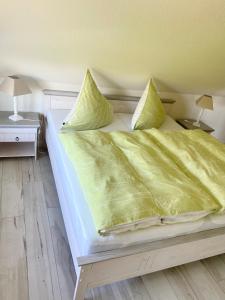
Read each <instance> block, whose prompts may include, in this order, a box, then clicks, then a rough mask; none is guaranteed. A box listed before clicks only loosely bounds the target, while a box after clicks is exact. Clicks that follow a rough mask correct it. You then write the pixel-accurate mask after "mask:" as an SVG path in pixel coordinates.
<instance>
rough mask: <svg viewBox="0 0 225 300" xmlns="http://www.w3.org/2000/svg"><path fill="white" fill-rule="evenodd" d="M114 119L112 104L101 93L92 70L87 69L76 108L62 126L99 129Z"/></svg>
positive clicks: (77, 128)
mask: <svg viewBox="0 0 225 300" xmlns="http://www.w3.org/2000/svg"><path fill="white" fill-rule="evenodd" d="M112 119H113V110H112V106H111V104H110V103H109V102H108V100H107V99H106V98H105V97H104V96H103V95H102V94H101V93H100V91H99V90H98V88H97V86H96V84H95V82H94V80H93V78H92V76H91V73H90V71H89V70H87V73H86V76H85V78H84V81H83V84H82V87H81V90H80V93H79V96H78V98H77V101H76V103H75V105H74V108H73V109H72V110H71V111H70V113H69V114H68V116H67V117H66V119H65V120H64V122H63V126H62V128H63V129H64V128H72V129H75V130H90V129H97V128H100V127H103V126H106V125H108V124H110V123H111V122H112Z"/></svg>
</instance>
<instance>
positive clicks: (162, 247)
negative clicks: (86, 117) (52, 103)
mask: <svg viewBox="0 0 225 300" xmlns="http://www.w3.org/2000/svg"><path fill="white" fill-rule="evenodd" d="M67 114H68V110H64V109H58V110H50V111H49V112H48V113H47V128H46V141H47V146H48V151H49V156H50V159H51V164H52V169H53V173H54V178H55V182H56V187H57V191H58V195H59V200H60V205H61V209H62V214H63V218H64V222H65V227H66V231H67V235H68V240H69V244H70V248H71V253H72V256H73V261H74V265H75V268H76V273H77V278H78V279H77V284H76V289H75V293H74V299H76V300H80V299H84V293H85V290H86V289H87V288H90V287H95V286H99V285H103V284H106V283H110V282H113V281H117V280H121V279H125V278H129V277H135V276H138V275H142V274H146V273H150V272H154V271H157V270H161V269H164V268H168V267H172V266H175V265H179V264H182V263H186V262H190V261H194V260H198V259H201V258H204V257H208V256H212V255H216V254H219V253H223V252H224V251H225V242H224V237H225V230H224V227H225V215H224V214H221V215H210V216H208V217H205V218H203V219H200V220H198V221H195V222H186V223H181V224H171V225H163V226H152V227H149V228H145V229H140V230H136V231H132V232H125V233H120V234H114V235H113V234H112V235H109V236H100V235H98V233H97V232H96V230H95V227H94V224H93V221H92V217H91V213H90V210H89V207H88V205H87V202H86V201H85V197H84V193H83V191H82V188H81V187H80V184H79V181H78V179H77V175H76V172H75V170H74V168H73V166H72V163H71V162H70V160H69V158H68V157H67V155H66V153H65V151H64V148H63V146H62V144H61V143H60V140H59V137H58V132H59V130H60V127H61V124H62V121H63V119H64V118H65V116H66V115H67ZM131 118H132V115H131V114H129V113H116V114H115V115H114V121H113V123H112V124H111V125H109V126H107V127H105V128H102V129H101V130H103V131H114V130H122V131H129V130H130V125H129V124H130V121H131ZM160 129H161V130H176V131H177V130H181V129H182V128H181V127H180V126H179V125H178V124H177V123H176V122H175V121H174V120H173V119H172V118H170V117H169V116H167V117H166V120H165V122H164V124H163V125H162V127H161V128H160Z"/></svg>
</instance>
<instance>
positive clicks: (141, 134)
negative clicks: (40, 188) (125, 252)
mask: <svg viewBox="0 0 225 300" xmlns="http://www.w3.org/2000/svg"><path fill="white" fill-rule="evenodd" d="M59 135H60V140H61V142H62V144H63V146H64V149H65V151H66V153H67V155H68V156H69V158H70V160H71V161H72V163H73V166H74V168H75V171H76V173H77V175H78V178H79V181H80V184H81V186H82V189H83V191H84V194H85V198H86V201H87V202H88V205H89V208H90V211H91V214H92V217H93V220H94V223H95V226H96V230H97V231H98V232H99V233H100V234H103V235H104V234H110V233H117V232H121V231H126V230H133V229H136V228H140V227H147V226H151V225H157V224H166V223H174V222H185V221H193V220H196V219H199V218H201V217H204V216H206V215H207V214H210V213H215V212H222V211H223V210H224V207H225V145H223V144H221V143H220V142H219V141H217V140H216V139H215V138H213V137H212V136H210V135H208V134H207V133H205V132H203V131H201V130H194V131H188V130H184V131H179V132H169V131H168V132H161V131H159V130H157V129H151V130H141V131H139V130H138V131H134V132H131V133H128V132H111V133H107V132H101V131H85V132H61V133H60V134H59Z"/></svg>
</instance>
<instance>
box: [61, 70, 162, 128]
mask: <svg viewBox="0 0 225 300" xmlns="http://www.w3.org/2000/svg"><path fill="white" fill-rule="evenodd" d="M165 116H166V113H165V110H164V107H163V105H162V102H161V100H160V97H159V95H158V93H157V91H156V88H155V86H154V84H153V81H152V80H149V82H148V84H147V86H146V88H145V90H144V92H143V95H142V96H141V98H140V100H139V102H138V105H137V107H136V109H135V112H134V115H133V118H132V122H131V128H132V129H134V130H137V129H140V130H142V129H150V128H159V127H160V126H161V125H162V123H163V122H164V120H165ZM112 120H113V109H112V106H111V104H110V103H109V101H108V100H107V99H106V98H105V97H104V96H103V95H102V94H101V92H100V91H99V89H98V88H97V86H96V83H95V82H94V79H93V78H92V76H91V73H90V71H89V70H87V73H86V75H85V78H84V81H83V84H82V87H81V91H80V93H79V95H78V98H77V101H76V103H75V105H74V107H73V109H72V110H71V111H70V113H69V114H68V116H67V117H66V119H65V120H64V122H63V126H62V129H68V128H71V129H74V130H92V129H98V128H101V127H104V126H106V125H109V124H111V123H112Z"/></svg>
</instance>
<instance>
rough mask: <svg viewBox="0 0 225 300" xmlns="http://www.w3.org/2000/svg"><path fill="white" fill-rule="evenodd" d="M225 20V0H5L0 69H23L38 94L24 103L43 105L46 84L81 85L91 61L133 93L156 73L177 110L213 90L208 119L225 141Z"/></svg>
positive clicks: (187, 112) (185, 110) (188, 110)
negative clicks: (175, 101) (212, 107)
mask: <svg viewBox="0 0 225 300" xmlns="http://www.w3.org/2000/svg"><path fill="white" fill-rule="evenodd" d="M224 20H225V1H224V0H182V1H179V0H113V1H107V0H82V1H81V0H55V1H53V0H32V1H31V0H20V1H9V0H1V12H0V77H4V76H7V75H12V74H17V75H20V74H22V75H24V76H25V77H26V78H27V79H28V80H29V83H30V86H31V87H32V90H33V95H32V96H24V97H21V100H20V104H19V106H20V108H22V109H24V110H36V111H43V109H44V107H45V105H44V104H45V103H44V100H43V96H42V94H41V90H42V89H43V88H52V89H64V90H79V87H80V85H81V82H82V78H83V75H84V71H85V69H86V68H87V67H89V68H92V69H93V70H94V75H95V78H96V80H97V82H98V84H99V86H100V87H104V88H108V89H112V90H113V91H117V90H119V91H120V90H121V91H122V92H124V91H125V93H126V92H127V91H128V94H140V91H142V90H143V89H144V87H145V84H146V82H147V80H148V79H149V78H150V77H152V76H153V77H154V78H155V79H156V80H157V85H158V88H159V90H160V91H161V92H170V93H172V97H174V98H175V99H177V103H176V104H175V105H174V106H173V108H172V111H171V114H172V115H173V116H174V117H184V116H185V117H195V116H196V114H197V110H196V108H195V105H194V101H195V100H196V98H197V97H198V95H202V94H210V95H214V96H215V97H214V99H215V111H213V112H207V113H206V114H205V115H204V119H205V120H206V123H208V124H209V125H211V126H212V127H214V128H216V132H215V135H216V136H217V137H219V138H220V139H221V140H223V141H225V137H224V135H225V134H224V132H225V124H224V122H225V121H224V112H225V111H224V110H225V108H224V105H225V104H224V103H225V67H224V62H225V38H224V33H225V21H224ZM195 95H196V96H195ZM10 108H11V101H10V99H9V98H6V97H5V96H3V95H0V109H1V110H6V109H10Z"/></svg>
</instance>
